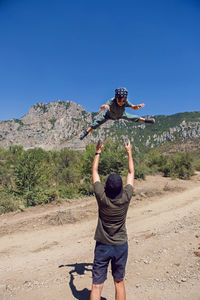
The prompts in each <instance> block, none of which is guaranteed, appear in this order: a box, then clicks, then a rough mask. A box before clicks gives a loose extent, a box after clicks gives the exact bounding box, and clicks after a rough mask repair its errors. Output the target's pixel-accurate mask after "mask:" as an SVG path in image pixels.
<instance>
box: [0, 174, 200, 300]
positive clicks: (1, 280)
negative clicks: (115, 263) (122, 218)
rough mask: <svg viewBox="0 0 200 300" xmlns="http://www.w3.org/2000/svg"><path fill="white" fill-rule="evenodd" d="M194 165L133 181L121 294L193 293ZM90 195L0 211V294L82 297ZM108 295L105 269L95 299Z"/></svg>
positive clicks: (196, 253)
mask: <svg viewBox="0 0 200 300" xmlns="http://www.w3.org/2000/svg"><path fill="white" fill-rule="evenodd" d="M199 183H200V173H198V174H197V175H196V176H195V177H194V178H193V179H192V180H191V181H181V180H174V181H172V180H170V179H167V178H162V177H160V176H155V177H152V176H149V177H148V178H147V180H146V181H145V182H137V183H136V196H135V197H134V198H133V201H132V204H131V206H130V209H129V212H128V218H127V229H128V236H129V258H128V264H127V274H126V290H127V300H134V299H137V300H148V299H149V300H169V299H170V300H184V299H187V300H200V221H199V220H200V184H199ZM96 212H97V207H96V202H95V200H94V198H89V199H81V200H78V201H76V204H75V203H74V202H72V203H64V204H62V205H60V206H47V207H37V208H34V209H29V210H27V211H25V212H21V213H15V214H13V213H12V214H7V215H3V216H1V217H0V300H7V299H15V300H18V299H20V300H46V299H48V300H54V299H55V300H64V299H66V300H72V299H79V300H86V299H89V294H90V288H91V268H92V260H93V249H94V245H95V242H94V240H93V235H94V230H95V227H96ZM105 299H106V300H112V299H114V289H113V282H112V277H111V274H110V272H109V273H108V280H107V281H106V282H105V286H104V289H103V294H102V300H105Z"/></svg>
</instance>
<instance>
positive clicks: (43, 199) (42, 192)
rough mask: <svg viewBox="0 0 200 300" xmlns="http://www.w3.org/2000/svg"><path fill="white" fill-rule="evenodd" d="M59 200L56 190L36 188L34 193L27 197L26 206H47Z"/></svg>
mask: <svg viewBox="0 0 200 300" xmlns="http://www.w3.org/2000/svg"><path fill="white" fill-rule="evenodd" d="M57 199H58V193H57V191H56V190H55V189H54V188H50V189H48V190H47V189H42V188H35V189H34V190H32V191H28V192H27V193H26V194H25V196H24V200H25V205H26V206H27V207H29V206H36V205H39V204H47V203H51V202H53V201H56V200H57Z"/></svg>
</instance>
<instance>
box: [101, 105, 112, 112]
mask: <svg viewBox="0 0 200 300" xmlns="http://www.w3.org/2000/svg"><path fill="white" fill-rule="evenodd" d="M101 109H107V110H109V111H110V106H109V105H108V104H103V105H102V106H101Z"/></svg>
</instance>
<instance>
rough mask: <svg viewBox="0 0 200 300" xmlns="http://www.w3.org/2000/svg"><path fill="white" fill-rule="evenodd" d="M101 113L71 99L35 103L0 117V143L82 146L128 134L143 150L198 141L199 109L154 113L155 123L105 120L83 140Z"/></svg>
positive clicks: (199, 133) (195, 146)
mask: <svg viewBox="0 0 200 300" xmlns="http://www.w3.org/2000/svg"><path fill="white" fill-rule="evenodd" d="M102 113H103V112H100V113H91V112H88V111H86V110H85V109H84V108H83V107H82V106H81V105H78V104H76V103H74V102H72V101H56V102H50V103H48V104H44V103H37V104H35V105H33V106H32V107H31V108H30V110H29V112H28V113H27V114H26V115H24V116H23V117H21V118H20V119H10V120H8V121H0V146H1V147H4V148H8V147H9V146H10V145H23V147H24V149H29V148H34V147H41V148H43V149H46V150H50V149H62V148H64V147H67V148H71V149H74V150H83V149H85V146H86V144H88V143H90V142H96V141H97V140H98V139H99V138H101V139H103V140H104V139H106V138H108V137H109V138H111V139H113V140H116V139H119V138H120V139H121V138H122V137H124V136H128V137H129V139H130V140H131V141H132V142H133V144H134V147H135V150H146V149H149V148H154V147H156V146H161V145H163V144H165V143H166V142H170V143H173V144H177V143H178V145H181V144H182V145H184V147H187V145H188V147H189V148H192V149H195V148H197V147H199V143H200V111H195V112H185V113H178V114H174V115H170V116H164V115H157V116H154V117H155V119H156V124H155V125H153V126H152V125H148V124H143V123H138V124H137V123H131V122H127V121H124V120H120V121H108V122H107V123H106V124H104V125H102V126H101V127H100V128H99V129H97V130H95V131H93V132H92V133H91V134H90V135H88V136H87V137H86V138H85V139H84V140H83V141H80V139H79V136H80V133H81V132H82V130H83V129H84V128H87V126H88V125H89V124H90V123H91V122H92V121H93V120H94V119H96V118H99V115H100V114H102Z"/></svg>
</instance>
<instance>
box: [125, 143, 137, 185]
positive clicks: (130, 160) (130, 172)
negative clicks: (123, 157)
mask: <svg viewBox="0 0 200 300" xmlns="http://www.w3.org/2000/svg"><path fill="white" fill-rule="evenodd" d="M124 145H125V149H126V151H127V154H128V175H127V179H126V184H130V185H132V187H133V186H134V177H135V171H134V163H133V157H132V146H131V143H130V141H129V140H128V142H124Z"/></svg>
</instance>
